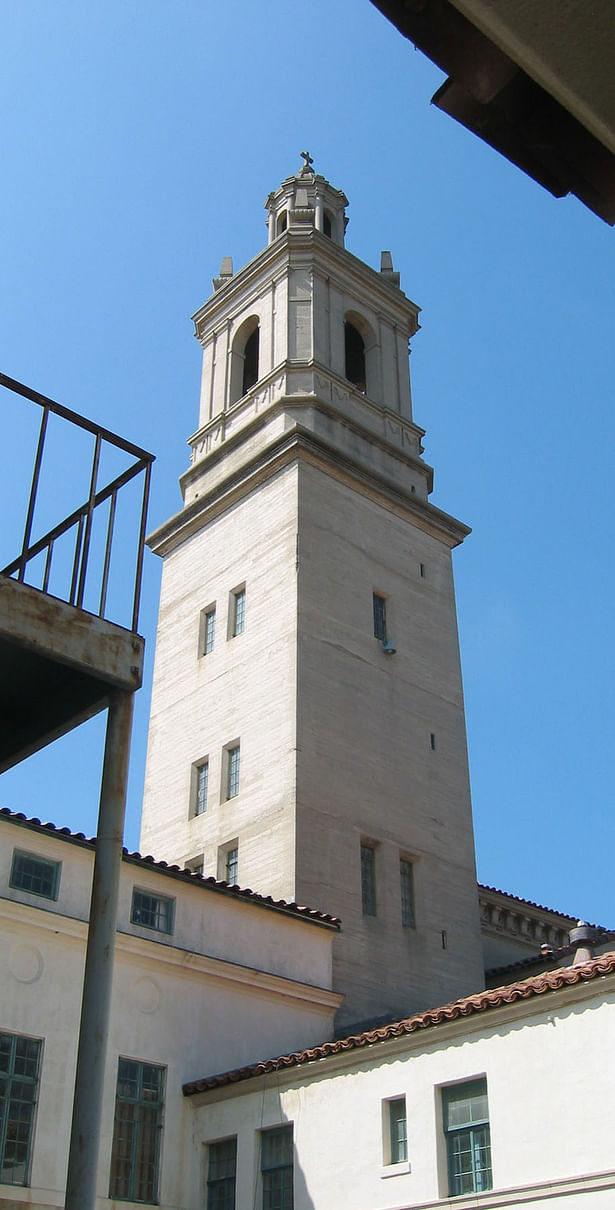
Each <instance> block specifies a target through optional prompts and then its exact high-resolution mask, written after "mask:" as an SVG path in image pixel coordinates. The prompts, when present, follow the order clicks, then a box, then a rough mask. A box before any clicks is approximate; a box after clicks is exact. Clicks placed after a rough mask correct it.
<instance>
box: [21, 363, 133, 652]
mask: <svg viewBox="0 0 615 1210" xmlns="http://www.w3.org/2000/svg"><path fill="white" fill-rule="evenodd" d="M0 386H3V387H6V388H7V390H9V391H13V392H14V393H15V394H17V395H22V396H23V397H24V398H25V399H29V400H31V402H32V403H36V404H38V405H39V407H41V408H42V409H43V412H42V416H41V423H40V428H39V434H38V442H37V447H36V455H35V459H34V469H33V472H32V483H31V485H30V494H29V499H28V509H27V514H26V522H25V526H24V535H23V541H22V546H21V553H20V554H19V555H18V556H17V558H16V559H13V561H12V562H11V563H9V564H7V566H6V567H4V568H2V570H1V571H0V575H7V576H14V575H17V578H18V580H20V581H22V582H23V581H24V580H25V577H26V569H27V566H28V564H29V563H30V562H31V560H32V559H34V558H36V556H37V555H39V554H41V553H42V552H43V551H46V558H45V568H44V572H43V579H42V585H41V588H42V591H43V592H47V591H48V586H49V577H50V574H51V561H52V558H53V549H54V544H55V542H56V541H57V539H58V538H60V537H61V536H62V535H63V534H65V533H68V532H69V531H70V530H71V529H73V528H75V529H76V535H75V551H74V557H73V565H72V574H71V581H70V588H69V589H68V590H67V592H66V594H65V596H64V599H65V600H67V601H68V602H69V604H70V605H75V606H76V607H77V608H79V609H81V608H83V600H84V594H85V586H86V575H87V570H88V557H89V553H90V539H91V535H92V523H93V517H94V511H95V509H96V508H98V507H99V506H100V505H101V504H104V503H105V502H106V501H107V500H109V501H110V503H109V516H108V521H107V534H106V540H105V553H104V559H103V568H102V576H101V584H100V595H99V605H98V616H99V617H102V618H104V617H105V616H106V613H105V610H106V604H107V592H108V587H109V573H110V568H111V554H112V546H113V532H114V524H115V514H116V504H117V496H118V492H119V491H120V490H121V488H122V487H124V486H125V485H126V484H127V483H129V482H130V481H131V480H132V479H135V478H136V477H137V476H138V475H140V474H142V475H143V491H142V496H141V516H140V523H139V536H138V545H137V555H136V561H135V579H134V593H133V599H132V621H131V630H133V631H136V630H137V626H138V620H139V603H140V597H141V577H142V570H143V550H144V546H145V530H146V525H147V508H148V503H149V490H150V479H151V469H152V463H153V462H154V455H153V454H149V453H148V452H147V451H146V450H143V449H141V448H140V447H139V446H137V445H133V443H132V442H130V441H125V440H124V438H123V437H118V435H117V434H116V433H112V432H111V431H110V430H109V429H104V428H101V426H100V425H97V424H94V423H93V422H92V421H91V420H87V419H86V418H85V417H84V416H80V415H79V414H78V413H77V412H73V411H71V410H70V409H69V408H66V407H64V406H63V404H61V403H56V402H55V400H53V399H49V398H48V397H47V396H46V395H41V394H40V392H38V391H33V390H31V388H30V387H27V386H24V384H23V383H22V382H17V381H16V380H15V379H14V378H9V377H8V376H7V375H6V374H1V373H0ZM50 413H53V414H54V415H56V416H60V417H61V418H62V419H63V420H67V421H68V422H69V423H70V424H74V425H76V426H77V427H78V428H80V429H83V430H85V431H86V432H88V433H91V434H92V435H93V436H94V438H95V442H94V452H93V455H92V467H91V472H90V489H89V493H88V498H87V500H85V501H84V502H83V504H81V505H80V506H79V507H78V508H76V509H75V510H74V511H73V512H72V513H71V514H70V516H68V517H65V518H64V520H63V521H60V522H59V524H58V525H55V526H54V527H53V528H52V529H50V530H49V531H48V532H47V533H46V534H44V536H43V537H41V538H38V539H36V541H34V542H33V541H32V540H31V539H32V525H33V521H34V511H35V507H36V499H37V492H38V487H39V482H40V476H41V468H42V465H43V455H44V449H45V437H46V434H47V422H48V419H49V414H50ZM103 442H107V443H108V444H109V445H113V446H115V447H116V448H117V449H119V450H122V451H123V452H124V453H125V454H129V455H130V456H131V457H134V459H135V461H134V462H133V464H132V465H131V466H129V467H128V468H127V469H126V470H125V471H123V472H122V474H120V475H117V476H116V477H115V479H113V480H112V481H111V482H110V483H108V484H106V486H105V487H102V488H99V487H98V473H99V466H100V455H101V450H102V446H103Z"/></svg>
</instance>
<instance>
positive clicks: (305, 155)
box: [299, 151, 314, 172]
mask: <svg viewBox="0 0 615 1210" xmlns="http://www.w3.org/2000/svg"><path fill="white" fill-rule="evenodd" d="M299 155H300V156H301V159H302V160H305V164H304V165H303V168H302V169H301V171H302V172H311V171H312V164H313V163H314V161H313V159H312V157H311V155H310V153H309V151H300V152H299Z"/></svg>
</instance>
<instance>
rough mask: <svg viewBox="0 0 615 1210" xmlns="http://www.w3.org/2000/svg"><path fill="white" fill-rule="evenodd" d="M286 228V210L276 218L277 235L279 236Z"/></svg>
mask: <svg viewBox="0 0 615 1210" xmlns="http://www.w3.org/2000/svg"><path fill="white" fill-rule="evenodd" d="M287 227H288V214H287V212H286V210H283V211H282V213H281V214H280V215H279V216H278V235H281V234H282V232H283V231H286V228H287Z"/></svg>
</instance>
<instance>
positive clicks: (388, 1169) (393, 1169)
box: [380, 1160, 412, 1180]
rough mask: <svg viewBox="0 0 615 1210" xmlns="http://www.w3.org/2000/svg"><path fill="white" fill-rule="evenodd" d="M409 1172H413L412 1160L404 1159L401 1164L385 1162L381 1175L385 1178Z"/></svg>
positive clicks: (405, 1174)
mask: <svg viewBox="0 0 615 1210" xmlns="http://www.w3.org/2000/svg"><path fill="white" fill-rule="evenodd" d="M409 1172H412V1169H411V1167H410V1160H403V1161H402V1163H401V1164H385V1165H384V1167H383V1168H381V1169H380V1177H381V1179H382V1180H385V1178H386V1177H389V1176H407V1175H408V1173H409Z"/></svg>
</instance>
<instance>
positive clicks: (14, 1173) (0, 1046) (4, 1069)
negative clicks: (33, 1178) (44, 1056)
mask: <svg viewBox="0 0 615 1210" xmlns="http://www.w3.org/2000/svg"><path fill="white" fill-rule="evenodd" d="M42 1045H43V1044H42V1042H41V1041H40V1039H38V1038H22V1037H20V1036H19V1035H18V1034H0V1181H2V1183H3V1184H5V1185H27V1184H28V1178H29V1174H30V1157H31V1154H32V1138H33V1135H34V1110H35V1108H36V1093H37V1089H38V1077H39V1069H40V1062H41V1049H42Z"/></svg>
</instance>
